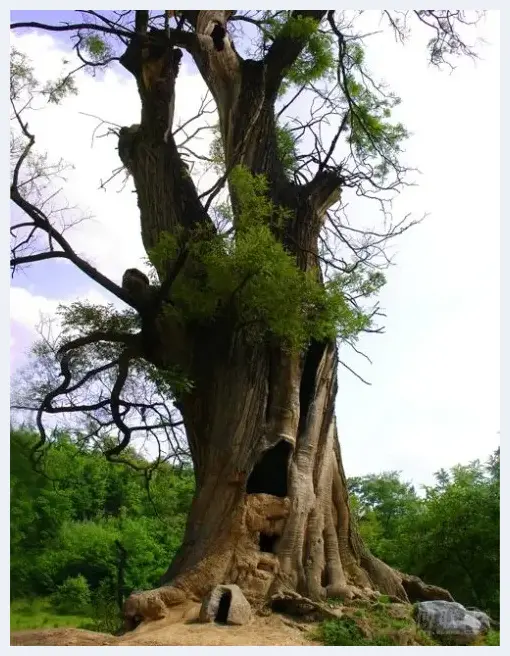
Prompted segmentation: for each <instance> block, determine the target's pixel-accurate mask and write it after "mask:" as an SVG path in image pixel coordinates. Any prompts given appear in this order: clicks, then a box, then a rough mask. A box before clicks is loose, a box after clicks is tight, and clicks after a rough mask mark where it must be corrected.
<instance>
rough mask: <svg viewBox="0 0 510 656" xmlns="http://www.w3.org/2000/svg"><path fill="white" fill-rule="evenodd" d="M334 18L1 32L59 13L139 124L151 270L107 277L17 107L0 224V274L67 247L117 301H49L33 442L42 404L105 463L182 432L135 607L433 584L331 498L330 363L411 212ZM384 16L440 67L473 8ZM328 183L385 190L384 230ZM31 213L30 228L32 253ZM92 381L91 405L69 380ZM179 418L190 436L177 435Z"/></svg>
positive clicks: (363, 311)
mask: <svg viewBox="0 0 510 656" xmlns="http://www.w3.org/2000/svg"><path fill="white" fill-rule="evenodd" d="M351 13H352V15H351V16H349V17H348V16H347V15H344V14H342V13H339V12H335V11H326V10H310V11H292V12H288V11H279V12H265V11H256V12H241V11H239V12H236V11H231V10H228V11H227V10H218V11H182V12H170V11H166V12H162V11H159V12H158V11H151V12H149V11H142V10H140V11H136V12H127V11H126V12H109V13H105V14H99V13H98V12H93V11H87V12H81V16H80V19H79V20H78V21H77V22H76V23H75V24H66V25H43V24H35V23H34V24H17V25H13V26H11V27H13V28H16V29H21V28H27V27H31V28H37V29H41V30H53V31H69V32H70V33H71V34H72V35H74V41H73V43H74V48H75V50H76V53H77V55H78V56H79V58H80V59H81V62H82V65H83V66H103V65H105V64H106V63H111V62H113V63H112V64H111V65H117V66H118V65H120V66H122V67H123V68H124V70H125V71H128V72H129V74H130V75H131V76H132V83H133V84H136V86H137V89H138V93H139V97H140V105H141V116H140V122H139V124H137V125H132V126H129V127H124V128H122V129H120V130H119V132H118V152H119V156H120V159H121V162H122V165H123V167H124V170H125V172H126V173H127V174H128V175H129V176H130V178H131V180H132V183H133V184H134V188H135V190H136V197H137V202H138V207H139V211H140V226H141V234H142V239H143V244H144V247H145V249H146V252H147V255H148V258H149V260H150V263H151V267H152V268H151V271H150V272H148V273H149V276H147V275H146V274H144V273H142V272H140V271H138V270H137V269H130V270H128V271H126V273H125V274H124V278H123V280H122V282H120V281H119V282H118V283H117V282H114V281H111V280H109V279H107V278H106V277H105V276H104V275H102V274H101V273H100V272H99V271H97V270H96V269H95V268H94V267H92V266H91V265H90V264H89V263H88V262H86V261H85V260H84V259H83V258H82V257H80V256H78V255H77V253H76V252H75V250H74V249H73V246H72V245H71V243H70V241H68V240H67V239H66V238H65V237H64V235H63V234H62V231H61V230H59V229H58V226H56V224H55V222H54V221H52V220H51V217H49V216H47V215H46V214H45V213H44V209H43V208H41V206H40V205H38V203H37V198H34V197H33V195H31V194H30V193H28V191H27V188H26V186H24V185H23V184H22V171H23V170H24V167H25V168H26V167H27V166H28V164H29V159H30V153H31V148H32V146H33V144H34V136H33V135H32V134H31V133H30V131H29V127H28V126H27V125H26V123H25V122H24V120H23V116H22V114H21V112H20V111H19V110H16V103H15V102H13V107H14V110H13V111H14V118H15V120H17V122H18V125H19V133H20V139H21V140H22V141H21V142H20V143H19V144H18V159H17V162H16V163H15V164H14V165H13V179H12V185H11V200H12V202H13V203H14V204H16V205H17V206H18V208H20V209H21V210H22V211H23V212H24V213H25V214H26V215H27V218H26V220H25V221H24V222H23V223H21V224H18V225H16V226H14V228H13V229H12V230H11V232H12V234H13V239H14V242H13V246H12V259H11V266H12V267H13V269H16V268H17V267H20V266H22V265H26V264H30V263H33V262H37V261H38V260H43V259H48V258H56V257H61V258H66V259H68V260H70V261H71V262H73V263H74V264H75V265H76V266H77V267H78V268H80V269H81V270H82V271H84V272H85V273H86V274H88V275H89V276H90V277H91V278H92V279H93V280H95V281H96V282H97V283H98V284H100V285H102V286H103V287H104V288H105V289H107V290H108V291H109V292H111V293H113V294H115V295H116V296H117V297H118V298H119V299H121V300H122V301H123V302H124V303H125V304H126V306H127V309H126V310H125V311H124V312H116V311H114V310H112V309H111V308H109V309H107V308H97V307H91V306H86V305H82V306H73V307H72V308H68V309H67V311H66V312H65V313H64V315H65V316H64V325H65V326H66V330H65V331H64V335H63V337H62V338H61V339H60V341H59V343H58V344H57V346H56V347H55V353H56V356H57V358H58V362H59V366H60V370H59V377H58V378H56V379H55V380H54V381H53V387H52V388H51V389H49V390H48V389H47V390H46V391H45V396H44V398H43V399H42V400H41V404H40V407H38V409H37V425H38V427H39V430H40V433H41V442H40V444H39V445H38V449H39V450H40V451H44V448H45V446H46V443H47V441H48V435H47V432H46V429H45V427H44V417H45V416H47V415H48V414H50V415H51V414H53V415H54V414H55V413H59V412H60V413H66V412H67V413H71V412H75V413H79V412H81V413H84V414H85V415H86V423H87V427H88V429H89V436H93V435H94V434H95V435H97V434H98V433H99V432H101V431H103V432H105V431H106V432H107V433H108V435H109V436H110V441H109V442H108V445H109V446H108V449H106V456H107V457H108V458H110V459H122V456H123V451H125V449H126V447H127V446H128V445H129V444H130V443H132V440H134V438H135V437H136V436H139V435H140V434H141V433H143V434H145V435H152V436H153V437H154V439H155V440H156V441H159V442H160V443H161V441H165V440H166V444H167V447H168V445H170V446H171V448H170V447H168V448H167V450H166V451H165V450H164V449H162V448H161V444H160V454H163V455H160V459H161V458H162V457H168V458H170V457H175V455H176V453H177V450H178V449H181V451H180V453H181V455H182V454H184V456H183V457H185V454H186V452H187V453H188V455H189V458H191V460H192V463H193V467H194V471H195V477H196V493H195V496H194V500H193V504H192V508H191V512H190V515H189V520H188V523H187V529H186V535H185V539H184V543H183V544H182V547H181V549H180V551H179V552H178V554H177V556H176V558H175V559H174V561H173V562H172V563H171V564H170V566H169V568H168V571H167V572H166V574H165V575H164V577H163V579H162V581H161V587H159V588H158V589H156V590H153V591H149V592H142V593H137V594H135V595H132V596H131V598H130V599H129V600H128V601H127V603H126V611H125V612H126V616H127V617H128V618H131V619H132V620H133V621H139V620H140V619H148V618H156V617H160V616H162V615H163V614H164V612H165V608H166V607H167V606H169V605H172V604H176V603H179V602H180V601H182V600H185V599H186V598H195V599H200V598H202V597H203V596H204V595H205V594H206V593H207V592H208V590H209V589H210V587H211V586H212V585H213V584H215V583H236V584H238V585H239V586H240V587H241V588H242V590H243V591H244V592H245V595H246V597H247V598H248V599H249V600H251V601H252V602H253V603H257V602H263V601H265V600H267V599H268V598H270V597H271V596H272V595H275V594H276V593H299V594H301V595H303V596H306V597H308V598H310V599H314V600H321V599H324V598H326V597H342V598H348V599H349V598H352V597H355V596H361V597H370V596H371V595H373V594H374V592H376V591H378V592H381V593H386V594H389V595H393V596H394V597H398V598H400V599H402V600H414V599H419V598H434V597H441V598H449V595H448V593H447V592H446V591H444V590H440V589H437V588H433V587H432V586H427V585H425V584H424V583H422V582H421V581H418V580H416V579H414V578H412V577H407V576H406V575H404V574H402V573H400V572H396V571H394V570H393V569H391V568H390V567H388V566H387V565H385V564H384V563H383V562H381V561H380V560H378V559H377V558H375V557H374V556H372V555H371V554H370V553H369V552H368V550H367V549H366V548H365V547H364V545H363V543H362V541H361V539H360V537H359V535H358V532H357V530H356V526H355V524H354V522H353V521H352V520H351V515H350V512H349V499H348V493H347V488H346V479H345V474H344V469H343V465H342V458H341V451H340V445H339V440H338V434H337V425H336V421H335V411H334V402H335V398H336V395H337V392H338V389H337V367H338V366H339V363H340V362H341V360H340V357H341V352H342V349H344V348H348V347H349V345H350V346H352V347H353V348H356V347H355V342H356V336H357V335H359V333H360V332H362V331H369V332H370V331H371V332H377V331H378V330H380V329H381V328H380V326H379V325H378V324H377V320H378V316H379V314H380V312H379V308H378V306H377V303H375V304H372V305H370V298H371V297H373V296H374V295H376V293H377V291H378V289H379V288H380V287H381V285H382V284H383V283H384V276H383V273H382V269H384V267H385V266H387V264H388V261H387V258H386V257H385V252H384V247H385V245H386V243H387V242H388V240H390V239H392V238H394V237H396V236H398V235H399V234H401V233H402V231H404V230H406V229H407V228H408V227H410V226H411V225H412V223H413V222H412V221H407V220H404V221H400V222H396V223H394V222H392V219H391V214H390V206H389V203H390V201H391V195H392V193H393V192H395V191H398V189H399V188H400V187H401V186H402V185H404V184H406V177H405V176H406V173H407V170H406V168H405V167H404V166H403V165H402V164H401V162H400V161H399V155H400V152H401V143H402V141H403V140H404V139H405V137H406V133H405V129H404V127H403V126H402V125H400V124H398V123H394V122H392V119H391V110H392V107H393V106H394V105H395V104H396V102H397V101H398V99H396V98H395V97H394V96H392V95H391V94H389V93H387V92H386V91H385V90H384V89H383V88H382V87H380V86H378V84H377V81H375V80H373V79H372V78H371V76H370V74H369V71H368V70H366V68H365V55H364V43H365V37H364V36H363V35H361V34H360V33H359V30H358V28H357V27H356V25H357V23H356V21H357V20H358V18H359V16H358V14H357V13H356V12H351ZM382 18H383V20H384V21H386V26H387V28H388V29H391V30H394V31H395V34H396V36H397V37H399V38H401V39H405V36H406V33H407V29H408V23H409V24H410V23H411V22H412V21H415V22H416V24H417V25H420V26H422V27H423V25H426V26H427V29H429V30H430V31H431V32H430V36H431V41H430V43H429V47H430V57H431V60H432V62H433V63H435V64H440V63H442V62H443V61H444V57H445V56H446V55H455V54H459V53H460V54H462V53H464V54H472V53H471V52H470V50H469V47H468V46H467V45H466V44H465V42H464V41H463V40H462V39H461V37H460V36H459V35H458V33H457V31H456V29H457V28H458V27H459V26H461V27H462V26H465V25H467V24H468V23H469V19H468V17H466V16H464V15H463V13H462V12H459V11H447V10H444V11H432V10H420V11H415V12H407V13H403V12H383V13H382ZM183 53H184V54H183ZM183 56H184V57H189V61H190V62H193V64H194V65H195V66H196V68H197V69H198V71H199V72H200V74H201V76H202V78H203V80H204V81H205V83H206V85H207V88H208V90H209V93H210V96H211V97H212V101H213V103H214V106H215V109H216V111H217V120H218V122H217V125H215V126H214V130H215V137H214V140H213V147H212V149H211V153H210V155H209V156H208V157H205V156H204V155H203V154H202V155H199V154H197V153H196V152H194V151H193V150H192V142H191V141H190V139H191V137H189V135H188V133H186V131H185V130H184V129H183V126H178V127H176V126H174V124H173V118H174V106H175V98H174V94H175V83H176V78H177V76H178V75H179V66H180V63H181V59H182V58H183ZM18 74H19V71H18ZM25 79H26V74H25ZM64 83H66V80H65V79H63V80H61V81H60V83H59V84H60V85H64ZM57 86H58V85H57ZM57 91H58V88H57ZM11 95H12V89H11ZM296 102H301V107H303V106H304V105H303V103H305V104H306V106H307V107H309V108H310V107H311V109H310V115H309V116H308V117H303V115H302V110H301V114H298V115H293V114H292V111H293V107H294V106H296V105H295V103H296ZM202 109H203V108H202ZM183 134H185V135H187V136H186V138H185V139H182V136H183ZM204 162H205V164H206V165H211V166H213V167H214V170H216V171H217V172H218V177H217V181H216V183H215V184H214V186H213V187H210V188H209V189H205V190H200V189H199V186H198V185H197V175H196V170H197V169H195V165H197V166H198V165H199V164H201V165H204ZM344 194H346V195H347V196H348V197H352V196H353V195H354V194H357V195H358V196H363V197H364V198H366V199H368V200H367V202H378V203H380V207H381V211H382V213H383V215H384V217H385V221H384V223H385V226H384V229H383V228H381V230H371V231H365V232H363V231H362V230H360V229H358V228H356V227H355V226H352V225H351V224H350V223H349V221H348V218H347V217H346V215H345V208H344ZM27 225H28V226H29V227H28V228H27ZM27 230H30V231H31V232H30V235H29V237H30V239H32V240H33V239H35V237H34V235H40V236H41V235H42V237H44V238H46V240H47V241H46V242H44V243H43V242H42V241H41V239H39V242H38V247H37V248H35V247H34V248H32V249H31V250H30V251H29V252H27V250H26V248H27V244H28V243H30V242H29V241H28V240H27V238H26V234H27V233H26V231H27ZM23 231H25V232H23ZM32 243H33V242H32ZM141 380H144V381H148V382H147V385H149V386H152V387H151V391H150V392H147V388H144V390H142V391H143V394H142V391H141V390H140V389H139V384H140V381H141ZM94 381H96V382H97V381H101V385H100V386H96V387H95V388H94V387H93V386H92V387H91V388H89V389H90V390H92V391H94V390H95V393H97V397H96V398H95V399H91V398H90V394H89V395H87V394H85V393H84V392H83V390H84V389H85V388H86V386H87V385H91V383H93V382H94ZM137 385H138V387H137ZM105 388H108V390H109V392H108V394H105V391H104V390H105ZM98 390H100V391H98ZM340 393H341V391H340ZM157 395H159V396H158V398H157V399H156V400H155V398H156V396H157ZM182 427H183V428H184V431H185V441H183V440H182V438H179V437H175V435H176V433H175V431H178V430H180V429H181V428H182ZM172 436H173V437H172ZM172 440H173V441H172ZM183 445H184V446H183ZM165 454H166V455H165ZM34 456H35V457H36V459H37V454H34ZM157 461H158V459H157V458H156V464H157Z"/></svg>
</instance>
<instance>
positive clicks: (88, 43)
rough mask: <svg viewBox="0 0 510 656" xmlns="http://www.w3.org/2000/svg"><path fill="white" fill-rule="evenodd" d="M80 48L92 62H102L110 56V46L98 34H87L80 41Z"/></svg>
mask: <svg viewBox="0 0 510 656" xmlns="http://www.w3.org/2000/svg"><path fill="white" fill-rule="evenodd" d="M82 48H83V49H84V51H85V53H86V54H87V55H88V57H89V58H90V60H91V61H93V62H96V63H98V62H102V61H104V60H105V59H106V58H107V57H110V56H111V54H112V53H111V48H110V45H109V44H108V43H107V42H106V41H105V40H104V39H102V38H101V37H100V36H99V35H98V34H93V33H91V34H88V35H87V36H85V37H84V38H83V39H82Z"/></svg>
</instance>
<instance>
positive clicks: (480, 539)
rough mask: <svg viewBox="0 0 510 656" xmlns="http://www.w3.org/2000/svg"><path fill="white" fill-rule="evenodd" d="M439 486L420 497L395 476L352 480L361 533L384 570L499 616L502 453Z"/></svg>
mask: <svg viewBox="0 0 510 656" xmlns="http://www.w3.org/2000/svg"><path fill="white" fill-rule="evenodd" d="M436 481H437V482H436V485H434V486H431V487H429V488H426V490H425V497H424V498H420V497H418V495H417V494H416V492H415V491H414V488H413V487H412V486H410V485H409V484H407V483H403V482H402V481H401V480H400V478H399V475H398V473H397V472H390V473H383V474H381V475H370V476H364V477H361V478H353V479H349V481H348V484H349V490H350V492H351V505H352V509H353V513H354V515H355V517H356V518H357V521H358V523H359V526H360V530H361V534H362V536H363V538H364V540H365V542H366V544H367V546H368V547H369V548H370V550H371V551H372V552H373V553H374V554H375V555H376V556H378V557H379V558H381V559H382V560H384V561H385V562H387V563H388V564H390V565H393V566H394V567H396V568H397V569H400V570H402V571H406V572H409V573H411V574H416V575H417V576H420V577H421V578H423V579H424V580H426V581H428V582H430V583H433V584H435V585H440V586H443V587H445V588H447V589H448V590H450V592H451V593H452V594H453V596H454V598H455V599H456V600H457V601H459V602H460V603H462V604H464V605H466V606H476V607H478V608H481V609H484V610H486V611H487V612H489V614H491V615H493V616H495V617H498V616H499V450H498V451H496V452H495V453H494V454H493V455H492V456H491V458H490V459H489V460H488V462H487V463H486V464H485V465H482V464H481V463H480V462H478V461H476V462H474V463H471V464H470V465H467V466H461V465H458V466H456V467H454V468H452V470H451V471H449V472H447V471H445V470H441V471H439V472H438V473H437V474H436ZM473 508H476V512H473Z"/></svg>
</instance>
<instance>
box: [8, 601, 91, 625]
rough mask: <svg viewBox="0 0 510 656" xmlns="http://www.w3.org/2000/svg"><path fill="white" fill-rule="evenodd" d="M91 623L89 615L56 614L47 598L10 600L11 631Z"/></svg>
mask: <svg viewBox="0 0 510 656" xmlns="http://www.w3.org/2000/svg"><path fill="white" fill-rule="evenodd" d="M92 623H93V620H92V619H91V618H90V617H83V616H79V615H59V614H57V613H56V612H55V610H54V609H53V608H52V606H51V602H50V600H49V599H48V598H44V597H38V598H33V599H16V600H14V601H11V631H26V630H30V629H56V628H60V627H72V628H78V629H81V628H85V627H87V626H90V625H91V624H92Z"/></svg>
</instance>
